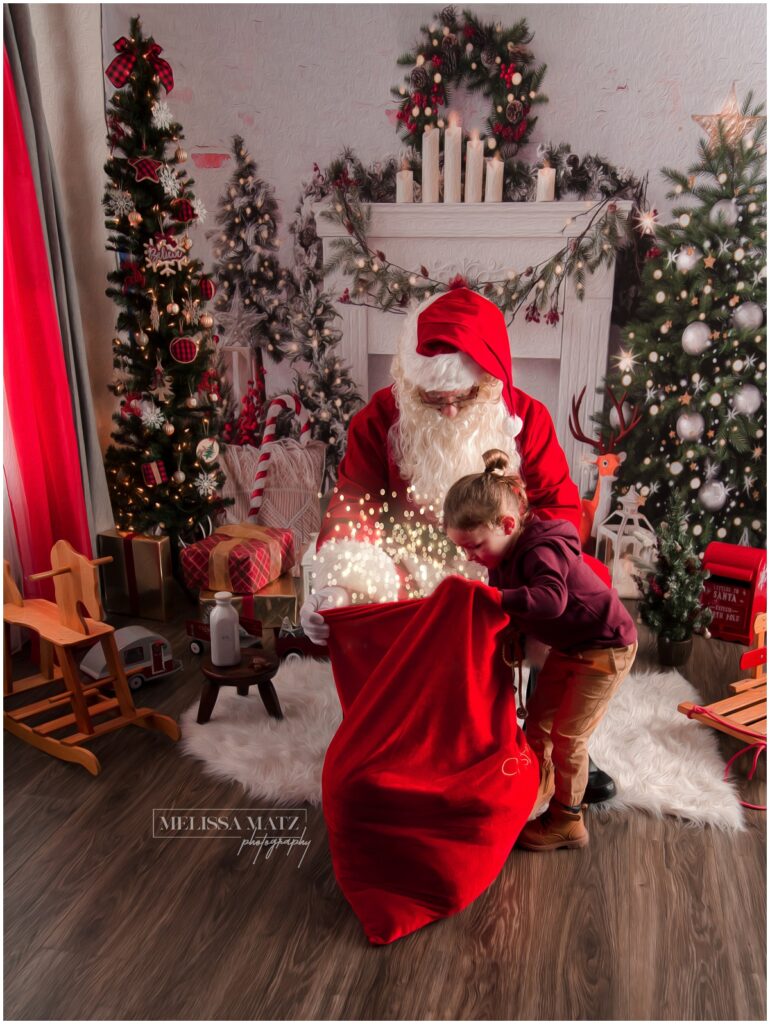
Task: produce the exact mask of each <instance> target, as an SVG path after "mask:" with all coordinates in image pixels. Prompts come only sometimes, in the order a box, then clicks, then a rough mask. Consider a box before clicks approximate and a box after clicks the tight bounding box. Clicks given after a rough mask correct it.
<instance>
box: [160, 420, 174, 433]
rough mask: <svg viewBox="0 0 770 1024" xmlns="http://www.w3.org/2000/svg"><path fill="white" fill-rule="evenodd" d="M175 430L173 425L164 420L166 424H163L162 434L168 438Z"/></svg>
mask: <svg viewBox="0 0 770 1024" xmlns="http://www.w3.org/2000/svg"><path fill="white" fill-rule="evenodd" d="M175 429H176V428H175V427H174V424H173V423H171V422H170V421H169V420H166V422H165V423H164V424H163V431H164V433H166V434H168V436H169V437H171V435H172V434H173V433H174V430H175Z"/></svg>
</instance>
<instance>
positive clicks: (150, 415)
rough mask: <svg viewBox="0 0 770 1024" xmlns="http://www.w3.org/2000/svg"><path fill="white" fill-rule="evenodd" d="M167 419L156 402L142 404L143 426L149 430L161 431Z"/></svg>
mask: <svg viewBox="0 0 770 1024" xmlns="http://www.w3.org/2000/svg"><path fill="white" fill-rule="evenodd" d="M165 422H166V417H165V416H164V415H163V413H162V412H161V410H160V409H159V408H158V407H157V405H156V404H155V403H154V402H142V425H143V426H144V427H146V428H147V429H148V430H160V428H161V427H162V426H163V424H164V423H165Z"/></svg>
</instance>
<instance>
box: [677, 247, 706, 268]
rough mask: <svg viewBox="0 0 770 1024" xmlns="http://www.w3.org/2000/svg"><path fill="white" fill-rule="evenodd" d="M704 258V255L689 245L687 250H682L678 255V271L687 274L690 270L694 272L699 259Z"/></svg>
mask: <svg viewBox="0 0 770 1024" xmlns="http://www.w3.org/2000/svg"><path fill="white" fill-rule="evenodd" d="M702 258H703V253H702V252H699V251H698V250H697V249H696V248H694V247H693V246H692V245H688V246H687V248H686V249H682V250H681V252H679V253H677V256H676V269H677V270H678V271H679V272H680V273H682V274H686V273H687V271H688V270H692V268H693V267H694V266H695V264H696V263H697V262H698V260H699V259H702Z"/></svg>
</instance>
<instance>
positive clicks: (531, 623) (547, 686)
mask: <svg viewBox="0 0 770 1024" xmlns="http://www.w3.org/2000/svg"><path fill="white" fill-rule="evenodd" d="M483 458H484V465H485V467H486V469H485V471H484V472H483V473H481V474H474V475H471V476H464V477H462V478H461V479H460V480H458V481H457V482H456V483H455V484H453V485H452V487H451V488H450V489H449V492H448V493H447V496H446V499H445V501H444V526H445V529H446V533H447V536H448V537H449V538H450V540H452V541H453V542H454V543H455V544H456V545H457V546H458V547H460V548H462V549H463V550H464V551H465V554H466V556H467V557H468V558H469V559H470V560H471V561H472V562H479V563H481V565H484V566H486V568H487V569H488V570H489V583H490V586H493V587H498V588H499V589H500V590H501V591H502V603H503V608H504V609H505V611H507V612H508V614H509V615H510V618H511V622H512V624H513V625H514V626H515V627H517V628H519V629H520V630H521V631H522V632H523V633H526V634H527V635H528V636H533V637H535V639H537V640H540V641H541V642H542V643H544V644H546V645H548V646H549V647H550V648H551V650H550V653H549V654H548V658H547V659H546V662H545V664H544V666H543V668H542V669H541V671H540V674H539V676H538V680H537V686H536V687H535V691H534V694H533V695H532V697H531V698H530V701H529V705H528V708H527V724H526V731H527V739H528V741H529V744H530V746H531V747H532V749H533V750H534V752H535V753H536V754H537V756H538V759H539V761H540V765H541V775H540V786H541V792H540V794H538V803H537V804H536V805H535V806H536V807H537V806H539V805H541V804H542V802H543V799H549V800H550V803H549V804H548V809H547V810H546V812H545V813H544V814H543V815H542V816H541V817H539V818H537V819H535V820H534V821H530V822H529V823H528V824H527V825H525V827H524V830H523V831H522V833H521V835H520V836H519V840H518V845H519V846H523V847H524V849H526V850H556V849H559V848H562V847H577V846H586V845H587V843H588V832H587V831H586V828H585V825H584V824H583V814H582V808H581V800H582V798H583V793H584V792H585V788H586V781H587V779H588V739H589V737H590V735H591V733H592V732H593V731H594V729H595V728H596V726H597V725H598V723H599V721H600V720H601V718H602V717H603V715H604V713H605V711H606V710H607V705H608V703H609V701H610V698H611V697H612V695H613V694H614V693H615V691H616V690H617V688H618V687H619V686H620V684H621V682H622V681H623V680H624V679H625V677H626V676H627V675H628V673H629V671H630V669H631V666H632V664H633V662H634V657H635V655H636V649H637V636H636V627H635V626H634V623H633V620H632V619H631V616H630V615H629V614H628V612H627V611H626V609H625V608H624V607H623V605H622V604H621V602H620V599H619V598H618V595H617V592H616V591H615V590H611V589H609V588H608V587H607V586H606V585H605V584H604V583H603V582H602V580H600V579H599V577H598V576H597V575H596V574H595V573H594V571H593V570H592V569H591V568H589V566H587V565H586V564H585V563H584V562H583V560H582V557H581V552H580V539H579V537H578V533H577V530H576V529H575V527H574V526H573V525H572V523H569V522H567V521H566V520H564V519H548V520H539V519H536V518H534V517H533V516H532V515H531V514H530V513H529V511H528V504H527V497H526V493H525V490H524V483H523V481H522V480H521V478H520V477H518V476H506V475H505V470H506V469H507V467H508V457H507V455H506V454H505V453H504V452H502V451H499V450H497V449H492V450H491V451H488V452H485V453H484V456H483Z"/></svg>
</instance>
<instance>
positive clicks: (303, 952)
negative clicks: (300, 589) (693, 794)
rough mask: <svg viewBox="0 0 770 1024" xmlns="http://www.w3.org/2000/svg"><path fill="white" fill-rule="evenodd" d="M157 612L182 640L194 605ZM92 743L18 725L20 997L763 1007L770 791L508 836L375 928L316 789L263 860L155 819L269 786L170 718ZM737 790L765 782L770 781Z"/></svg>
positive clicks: (147, 1011) (324, 1005)
mask: <svg viewBox="0 0 770 1024" xmlns="http://www.w3.org/2000/svg"><path fill="white" fill-rule="evenodd" d="M118 624H119V625H120V624H125V622H118ZM146 625H151V624H149V623H146ZM161 632H164V633H165V635H167V636H168V637H169V638H170V639H172V640H173V642H174V647H175V652H176V653H179V652H181V651H182V649H183V627H182V625H181V620H177V621H175V622H174V623H173V624H171V625H169V626H165V627H161ZM696 644H697V646H696V650H695V652H694V654H693V657H692V658H691V660H690V663H689V664H688V666H686V668H685V674H687V675H688V677H689V678H690V679H691V680H692V681H693V683H695V685H696V687H702V697H703V698H704V699H714V698H715V696H716V695H717V694H718V693H720V692H721V690H720V687H723V686H724V685H725V684H726V683H727V682H730V681H731V680H733V679H736V678H738V676H739V675H740V673H739V671H738V670H737V662H738V657H739V654H740V649H739V648H738V647H736V646H735V645H731V644H723V643H720V642H719V641H712V642H711V643H710V644H708V645H707V644H706V642H704V641H700V640H699V641H696ZM650 650H651V648H650V644H649V642H648V641H645V642H643V644H642V651H641V654H640V659H641V661H640V665H643V664H644V663H645V659H649V657H650ZM184 660H185V670H184V672H183V673H182V674H178V675H176V676H173V677H171V678H169V679H166V680H161V681H158V682H157V683H156V684H154V685H149V686H147V687H145V688H144V689H143V690H141V691H138V693H137V703H141V704H150V705H152V706H155V707H157V708H158V709H160V710H162V711H164V712H167V713H170V714H172V715H175V716H176V715H179V714H180V713H181V712H182V711H183V710H184V709H185V708H187V707H188V706H189V705H190V704H191V703H193V702H194V701H195V700H196V697H197V693H198V688H199V686H200V678H201V677H200V673H199V671H198V669H197V667H196V663H195V660H194V659H192V658H191V657H190V656H188V655H187V654H185V655H184ZM251 699H257V698H256V695H255V696H254V697H253V698H251ZM692 727H693V729H696V728H700V726H698V725H696V724H695V723H693V726H692ZM731 744H732V741H730V740H729V739H726V740H725V750H726V751H727V750H735V749H737V748H736V746H735V745H731ZM94 749H95V751H96V753H97V754H98V755H99V756H100V758H101V760H102V765H103V771H102V774H101V775H100V776H99V777H97V778H92V777H91V776H90V775H88V774H87V773H86V772H85V771H84V770H83V769H82V768H79V767H76V766H73V765H67V764H64V763H63V762H59V761H54V760H53V759H51V758H48V757H47V756H46V755H44V754H42V753H40V752H38V751H36V750H33V749H32V748H30V747H28V746H26V745H24V744H23V743H21V742H20V741H18V740H16V739H15V738H14V737H11V736H9V735H8V734H5V1019H11V1018H14V1019H24V1020H31V1019H35V1018H37V1019H43V1020H45V1019H68V1018H84V1019H93V1018H106V1019H119V1020H120V1019H128V1020H134V1019H135V1020H142V1019H152V1018H154V1019H163V1018H171V1019H213V1020H228V1019H240V1018H244V1019H256V1020H259V1019H270V1018H273V1019H308V1020H323V1019H327V1020H334V1019H340V1020H357V1019H359V1020H360V1019H363V1020H370V1019H377V1018H380V1019H382V1018H384V1019H396V1020H397V1019H417V1020H430V1019H458V1020H474V1019H492V1020H515V1019H534V1020H554V1019H557V1020H558V1019H566V1020H577V1019H582V1020H585V1019H594V1020H619V1019H636V1020H651V1019H666V1020H681V1019H695V1020H704V1019H709V1020H711V1019H722V1020H735V1019H740V1020H744V1019H746V1020H760V1019H764V1018H765V1016H766V1004H765V816H764V814H762V813H758V812H747V820H748V823H749V827H748V829H747V831H746V832H744V833H742V834H738V835H733V834H722V833H719V832H716V831H714V830H712V829H711V828H706V829H702V828H688V827H685V826H683V825H682V824H681V823H678V822H677V821H675V820H665V821H656V820H652V819H650V818H648V817H646V816H644V815H643V814H641V813H640V814H625V815H622V816H621V815H618V816H608V815H606V814H604V815H603V814H601V813H597V812H595V811H594V812H592V813H590V814H589V820H588V824H589V828H590V832H591V844H590V846H589V847H588V848H587V849H585V850H578V851H560V852H559V853H555V854H551V855H543V854H540V855H538V854H534V853H524V852H521V851H513V852H512V854H511V856H510V857H509V859H508V862H507V864H506V866H505V869H504V871H503V872H502V874H501V875H500V877H499V879H498V880H497V881H496V882H495V884H494V885H492V886H491V887H490V888H489V889H488V890H487V891H486V892H485V893H484V894H483V895H482V896H481V897H480V898H479V899H478V900H476V902H475V903H473V904H472V905H471V906H470V907H469V908H467V909H466V910H465V911H463V912H462V913H461V914H458V915H457V916H455V917H453V918H450V919H448V920H445V921H442V922H439V923H436V924H433V925H431V926H430V927H428V928H425V929H422V930H421V931H419V932H417V933H415V934H413V935H410V936H408V937H407V938H405V939H402V940H399V941H398V942H395V943H393V944H392V945H390V946H387V947H372V946H369V944H368V943H367V942H366V940H365V938H364V937H363V933H362V931H361V928H360V926H359V924H358V921H357V919H356V918H355V917H354V915H353V913H352V911H351V910H350V908H349V907H348V905H347V903H346V901H345V900H344V898H343V896H342V895H341V893H340V891H339V890H338V888H337V886H336V883H335V879H334V875H333V872H332V868H331V863H330V860H329V853H328V848H327V844H326V834H325V829H324V822H323V817H322V814H321V811H320V809H312V808H311V809H310V810H309V812H308V821H309V832H308V834H309V836H310V839H311V844H310V848H309V850H308V851H307V853H306V855H305V859H304V862H303V863H302V865H301V866H300V867H298V866H297V864H298V857H297V856H296V854H292V855H291V856H290V857H285V856H274V857H272V858H271V859H270V860H269V861H264V860H261V861H259V862H257V863H256V864H253V863H252V862H251V860H250V859H248V860H247V859H245V858H244V857H240V856H237V855H236V847H237V843H238V841H237V840H225V839H217V840H202V839H201V840H198V841H196V840H192V839H188V840H174V839H165V840H160V839H153V838H152V808H153V807H167V808H168V807H175V808H180V809H181V808H238V807H250V806H253V804H254V801H253V800H251V799H249V798H248V797H246V796H245V794H244V792H243V790H242V789H241V787H240V785H239V784H237V783H228V782H218V781H212V780H211V779H209V778H208V777H207V776H206V775H204V774H203V772H202V771H201V769H200V767H199V765H198V763H197V762H196V761H194V760H192V759H190V758H187V757H183V756H182V755H181V754H180V752H179V751H178V749H176V748H175V747H174V746H173V745H172V744H171V743H170V742H169V741H167V740H165V739H164V738H163V737H161V736H159V735H154V734H150V733H146V732H144V731H142V730H140V729H136V730H128V729H126V730H123V731H122V732H120V733H117V734H114V735H112V736H107V737H104V738H102V739H101V740H100V741H99V742H98V743H97V744H95V745H94ZM763 778H764V773H763ZM743 791H744V793H745V794H747V796H746V797H745V798H746V799H749V800H751V801H752V802H755V803H764V799H765V797H764V791H765V784H764V782H763V781H761V782H760V781H758V780H756V779H755V781H754V782H753V783H751V784H747V783H746V782H745V780H744V782H743Z"/></svg>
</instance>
